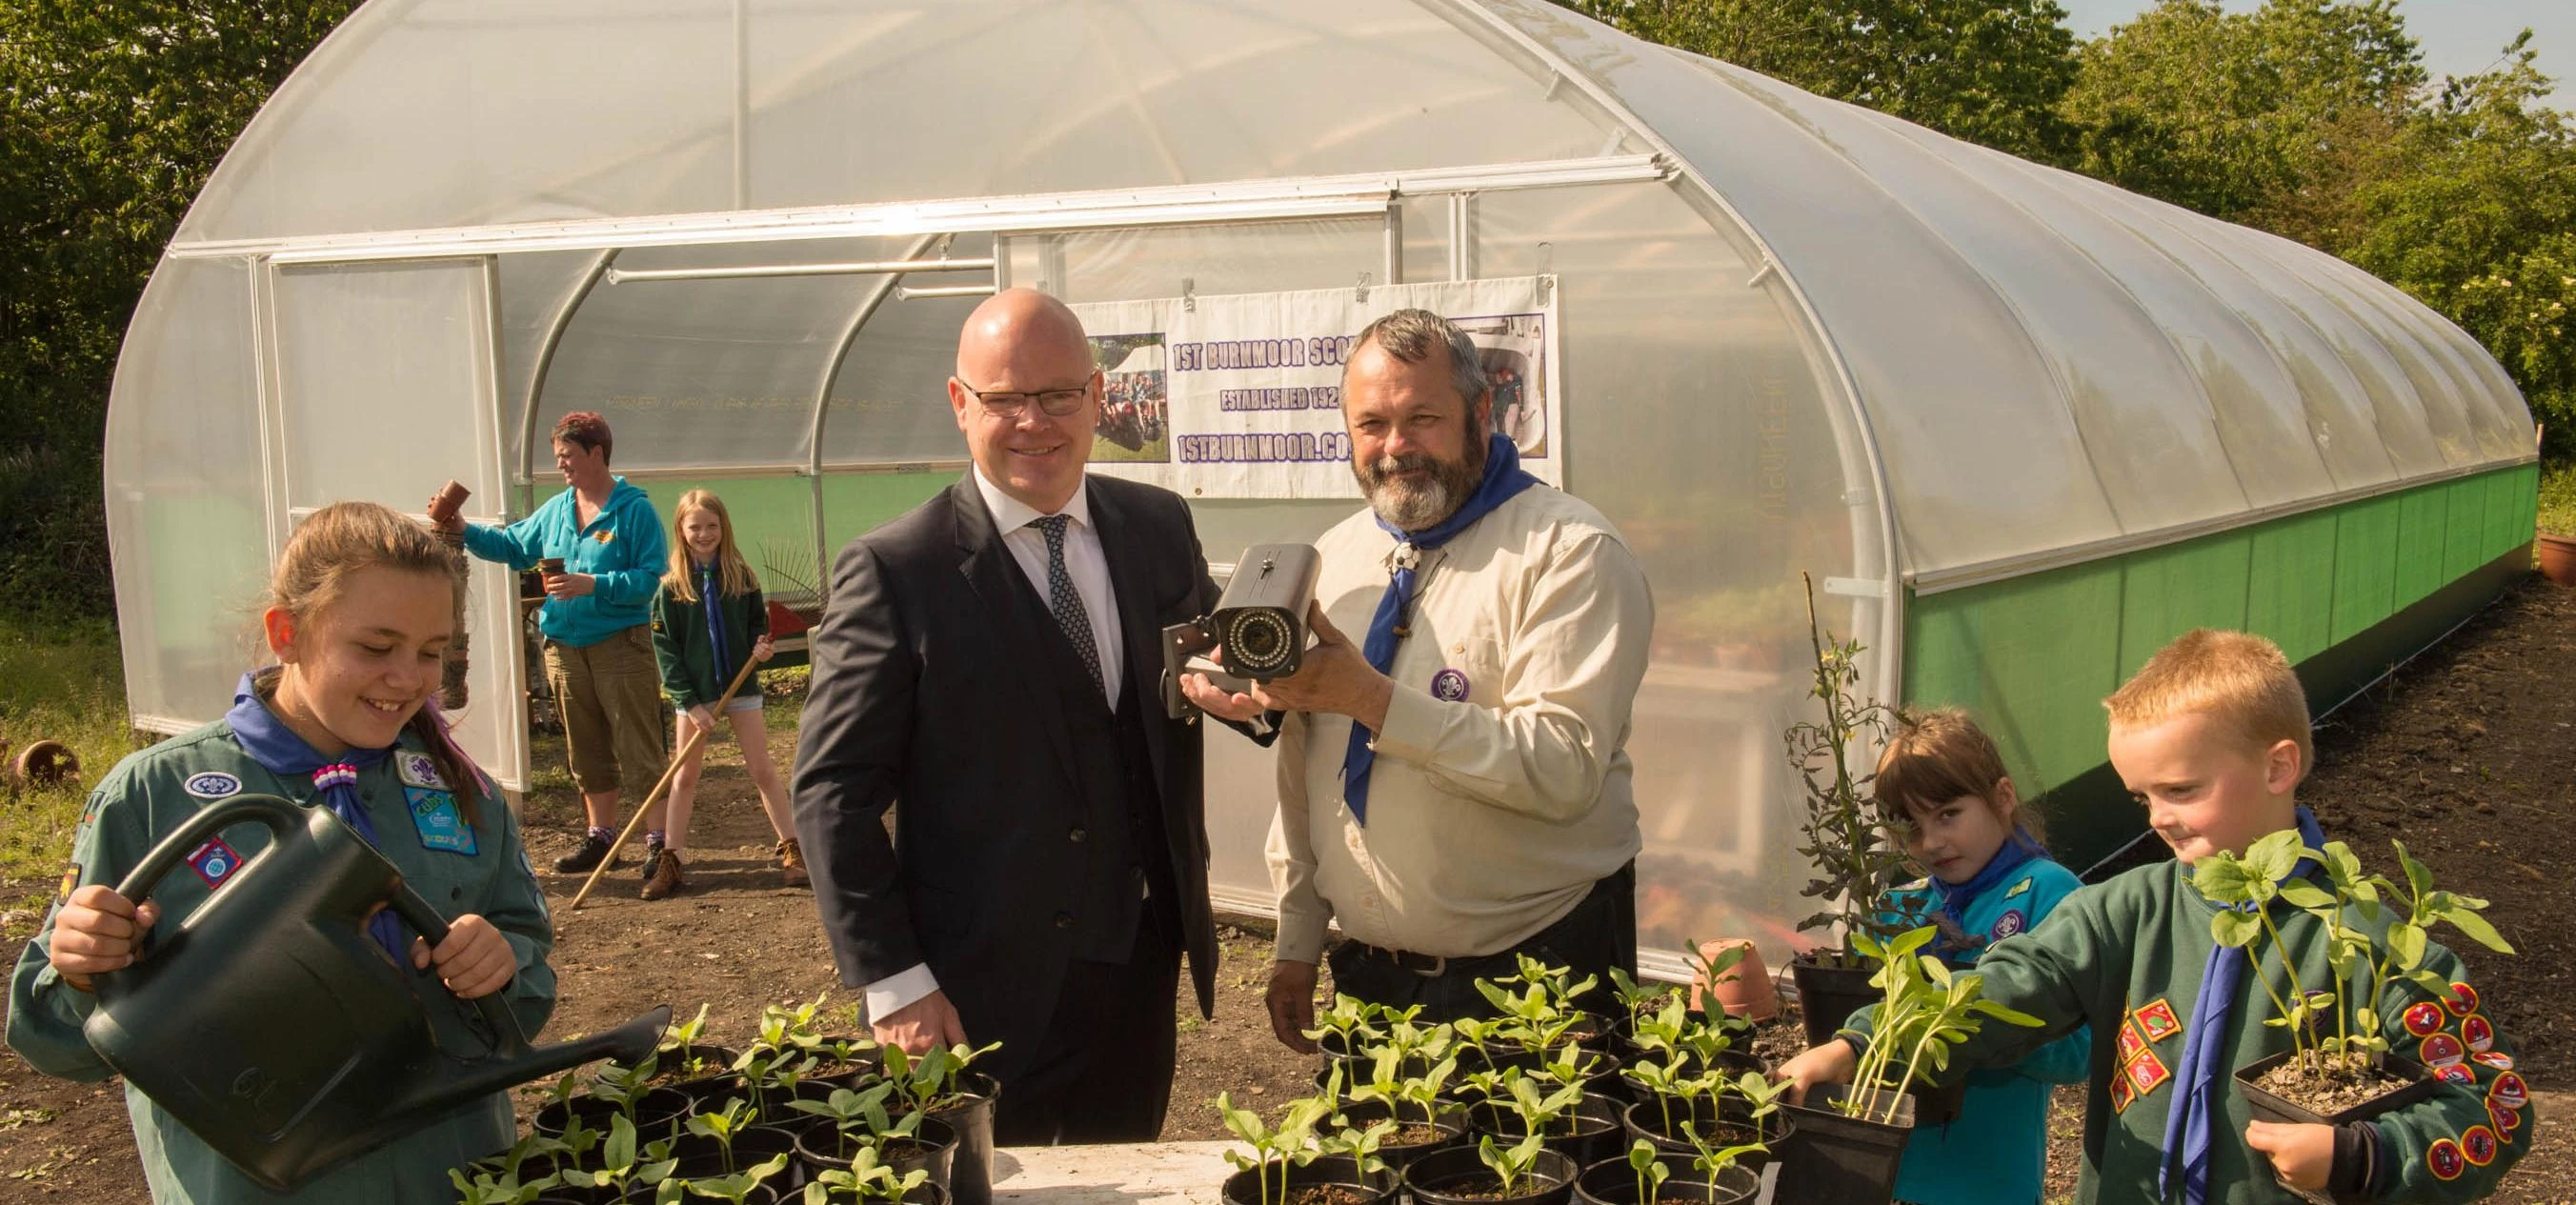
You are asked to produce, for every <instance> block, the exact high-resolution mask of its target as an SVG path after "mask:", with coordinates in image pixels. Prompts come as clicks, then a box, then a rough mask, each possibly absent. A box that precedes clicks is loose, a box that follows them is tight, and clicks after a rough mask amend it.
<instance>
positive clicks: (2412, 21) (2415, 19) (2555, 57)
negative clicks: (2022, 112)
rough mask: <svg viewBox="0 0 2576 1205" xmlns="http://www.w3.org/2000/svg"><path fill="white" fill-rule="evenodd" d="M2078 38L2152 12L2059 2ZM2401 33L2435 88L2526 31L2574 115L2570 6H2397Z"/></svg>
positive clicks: (2467, 1)
mask: <svg viewBox="0 0 2576 1205" xmlns="http://www.w3.org/2000/svg"><path fill="white" fill-rule="evenodd" d="M2223 2H2224V3H2225V5H2226V8H2227V11H2229V12H2251V11H2253V10H2254V9H2257V8H2260V7H2262V5H2261V0H2223ZM2058 3H2059V4H2062V5H2064V6H2065V7H2066V12H2067V22H2066V23H2067V25H2068V26H2070V27H2071V28H2073V29H2074V30H2075V36H2077V37H2079V38H2093V37H2099V36H2101V35H2102V34H2104V33H2106V32H2108V31H2109V30H2110V28H2111V27H2112V26H2114V25H2118V24H2120V23H2122V22H2125V21H2127V20H2129V19H2130V18H2131V17H2134V16H2136V15H2138V14H2139V13H2140V12H2143V11H2145V10H2146V9H2148V8H2150V7H2153V5H2152V2H2151V0H2058ZM2397 11H2398V12H2399V13H2401V14H2403V15H2404V16H2405V18H2406V32H2407V33H2408V34H2410V35H2412V36H2413V37H2414V38H2415V41H2416V43H2417V45H2418V46H2419V47H2421V48H2422V50H2423V52H2424V70H2425V72H2426V73H2427V74H2429V75H2431V76H2432V77H2433V79H2434V80H2435V81H2436V82H2438V81H2440V79H2441V78H2442V77H2443V76H2445V75H2467V74H2470V73H2472V72H2475V71H2479V70H2482V69H2484V68H2485V67H2487V66H2488V65H2490V64H2492V63H2494V62H2495V61H2496V57H2497V52H2499V51H2501V50H2503V49H2504V46H2505V43H2507V42H2510V41H2512V40H2513V38H2514V35H2515V34H2518V33H2520V32H2522V30H2523V28H2524V27H2525V26H2528V27H2530V29H2531V44H2532V45H2533V46H2534V47H2536V48H2538V49H2539V51H2540V58H2539V59H2538V65H2539V67H2540V69H2541V71H2543V72H2545V73H2547V74H2548V75H2549V76H2550V77H2551V78H2553V79H2555V80H2556V81H2557V85H2558V90H2557V91H2556V92H2555V93H2553V94H2552V95H2551V97H2550V99H2549V104H2550V105H2551V106H2552V107H2554V108H2559V109H2567V108H2576V79H2571V78H2569V77H2570V76H2576V0H2399V3H2398V5H2397Z"/></svg>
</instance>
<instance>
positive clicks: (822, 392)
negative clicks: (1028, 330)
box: [804, 234, 1002, 595]
mask: <svg viewBox="0 0 2576 1205" xmlns="http://www.w3.org/2000/svg"><path fill="white" fill-rule="evenodd" d="M956 237H957V236H955V235H953V234H925V235H923V236H921V238H919V239H918V240H916V241H914V243H913V244H912V248H911V249H910V250H908V251H905V252H904V254H903V257H904V258H905V259H907V260H918V259H920V258H921V257H922V255H923V254H924V253H926V252H928V251H929V250H930V248H931V247H932V246H933V245H938V246H939V248H940V249H941V250H943V251H945V250H946V249H947V244H948V243H949V242H950V241H952V240H954V239H955V238H956ZM1001 262H1002V256H1001V254H1000V253H999V250H998V249H996V252H995V254H994V255H993V256H991V257H990V259H989V260H988V261H987V263H988V265H989V266H992V267H993V268H994V270H995V271H996V272H999V271H1000V266H999V265H1000V264H1001ZM903 278H904V274H903V273H901V272H895V273H890V274H888V275H886V276H882V277H879V278H878V280H877V282H876V284H875V285H873V286H871V287H870V288H869V289H868V293H867V296H866V297H864V298H861V299H860V301H859V308H858V309H857V310H856V311H855V312H853V313H852V314H851V315H850V323H849V325H848V326H846V327H843V328H842V330H841V337H840V339H839V340H838V341H836V342H834V343H833V344H832V354H831V355H829V356H826V357H824V359H823V375H822V377H821V378H820V379H818V380H816V381H815V382H814V421H813V422H812V424H810V425H809V426H807V428H806V430H805V470H804V471H805V477H806V480H807V481H809V482H810V483H811V490H810V492H811V495H812V498H813V503H812V508H813V513H814V565H815V573H814V579H815V580H814V589H815V592H816V593H818V594H825V595H828V594H830V593H831V587H832V578H831V571H832V556H831V552H832V549H831V541H830V539H829V537H827V536H825V535H824V533H823V416H824V414H825V413H826V412H828V411H829V410H830V409H831V405H832V382H833V381H835V380H838V379H839V378H840V375H841V365H842V364H843V363H845V362H847V361H848V360H849V358H850V348H851V347H852V346H854V345H856V344H857V343H858V341H859V332H860V331H861V330H862V329H865V328H866V326H867V325H868V320H869V319H871V318H874V317H876V316H877V310H878V308H879V307H882V306H883V305H885V301H886V298H888V297H890V296H892V295H893V294H894V291H895V290H896V289H898V288H900V287H902V285H903Z"/></svg>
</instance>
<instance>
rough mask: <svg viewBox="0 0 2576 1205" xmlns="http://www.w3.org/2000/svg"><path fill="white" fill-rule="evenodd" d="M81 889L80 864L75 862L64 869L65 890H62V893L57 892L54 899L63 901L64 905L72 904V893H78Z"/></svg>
mask: <svg viewBox="0 0 2576 1205" xmlns="http://www.w3.org/2000/svg"><path fill="white" fill-rule="evenodd" d="M79 889H80V863H78V862H74V863H72V864H71V865H69V866H66V867H64V868H63V889H62V890H61V891H60V892H57V893H56V894H55V897H54V898H56V899H59V900H61V901H62V902H64V903H66V904H68V903H70V902H71V899H72V892H74V891H77V890H79Z"/></svg>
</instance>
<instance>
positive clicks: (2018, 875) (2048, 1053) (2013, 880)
mask: <svg viewBox="0 0 2576 1205" xmlns="http://www.w3.org/2000/svg"><path fill="white" fill-rule="evenodd" d="M2083 885H2084V883H2083V880H2081V879H2078V878H2076V877H2075V872H2074V871H2071V870H2068V869H2067V868H2065V867H2063V866H2060V865H2058V864H2057V863H2055V862H2052V861H2050V860H2048V859H2046V858H2032V859H2031V860H2030V861H2028V862H2024V863H2022V864H2021V866H2020V867H2019V868H2018V869H2016V870H2014V871H2013V872H2012V873H2010V874H2008V875H2006V876H2005V877H2004V879H2003V881H2002V882H1999V883H1997V884H1995V885H1994V886H1993V887H1992V888H1990V889H1988V890H1987V891H1986V892H1985V893H1984V894H1983V895H1980V896H1978V897H1976V898H1975V899H1972V900H1970V901H1968V904H1967V907H1965V908H1963V909H1961V910H1960V918H1961V920H1962V921H1964V922H1965V925H1964V927H1965V929H1966V933H1965V934H1963V936H1966V937H1968V938H1970V939H1971V944H1970V946H1969V947H1968V948H1967V949H1966V950H1963V951H1961V953H1960V955H1959V956H1958V957H1956V958H1954V959H1953V960H1952V961H1953V963H1954V964H1955V965H1966V964H1968V963H1971V962H1974V961H1975V960H1976V957H1977V956H1978V955H1979V954H1981V953H1983V952H1984V950H1985V947H1986V946H1987V945H1988V944H1989V943H1990V942H1992V941H1996V940H2000V939H2002V938H2006V937H2010V936H2012V935H2013V934H2016V933H2023V932H2027V931H2029V930H2031V929H2033V928H2036V927H2038V925H2039V923H2040V921H2041V920H2042V919H2044V918H2046V917H2047V916H2048V914H2049V913H2050V912H2052V911H2054V910H2056V908H2057V905H2058V902H2059V901H2061V900H2063V899H2065V898H2066V897H2067V896H2070V895H2073V894H2074V893H2075V890H2076V889H2077V888H2079V887H2082V886H2083ZM1894 894H1895V896H1896V897H1897V898H1896V899H1895V900H1894V901H1893V902H1894V903H1895V904H1896V913H1895V914H1892V915H1888V916H1886V917H1885V918H1884V919H1886V920H1888V921H1890V922H1900V921H1901V919H1902V918H1904V917H1920V916H1932V915H1937V914H1938V911H1939V906H1940V900H1939V899H1938V898H1937V897H1936V895H1935V893H1934V891H1933V889H1932V888H1931V887H1930V886H1928V885H1917V886H1915V887H1912V888H1901V889H1899V890H1898V891H1897V892H1896V893H1894ZM2092 1055H2093V1039H2092V1035H2090V1034H2089V1033H2087V1032H2085V1031H2083V1030H2080V1029H2079V1030H2077V1031H2075V1032H2074V1033H2071V1034H2068V1035H2066V1036H2065V1037H2063V1038H2060V1039H2058V1040H2056V1041H2054V1042H2051V1043H2049V1044H2048V1045H2046V1046H2043V1047H2041V1048H2040V1049H2039V1050H2038V1051H2037V1052H2036V1053H2033V1054H2032V1055H2030V1056H2029V1057H2027V1058H2025V1059H2023V1060H2022V1061H2020V1062H2018V1063H2015V1064H2013V1065H2012V1066H2010V1067H2003V1068H1988V1069H1985V1070H1980V1071H1977V1072H1974V1073H1971V1074H1970V1075H1969V1076H1968V1092H1967V1098H1966V1100H1965V1101H1964V1102H1963V1103H1962V1104H1961V1106H1960V1109H1959V1116H1958V1118H1957V1119H1956V1120H1954V1121H1952V1122H1950V1123H1949V1124H1947V1125H1941V1126H1926V1127H1923V1128H1921V1129H1919V1130H1917V1131H1916V1132H1915V1134H1914V1136H1913V1137H1912V1138H1910V1139H1908V1140H1907V1142H1906V1144H1905V1162H1904V1163H1903V1164H1902V1165H1901V1166H1899V1167H1898V1169H1897V1173H1896V1197H1897V1199H1898V1200H1900V1201H1912V1202H1916V1203H1917V1205H2038V1201H2039V1199H2040V1188H2041V1185H2042V1182H2043V1181H2044V1180H2045V1179H2046V1178H2047V1174H2048V1095H2049V1092H2050V1091H2051V1089H2052V1087H2053V1086H2054V1085H2057V1084H2080V1083H2083V1082H2084V1075H2085V1072H2086V1070H2087V1069H2088V1068H2090V1066H2091V1065H2092Z"/></svg>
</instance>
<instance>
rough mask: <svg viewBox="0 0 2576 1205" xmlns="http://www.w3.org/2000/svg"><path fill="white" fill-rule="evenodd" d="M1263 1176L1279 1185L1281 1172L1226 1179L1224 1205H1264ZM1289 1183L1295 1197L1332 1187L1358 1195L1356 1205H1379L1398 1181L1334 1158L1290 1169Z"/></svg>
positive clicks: (1253, 1171)
mask: <svg viewBox="0 0 2576 1205" xmlns="http://www.w3.org/2000/svg"><path fill="white" fill-rule="evenodd" d="M1263 1174H1267V1175H1269V1176H1270V1177H1271V1182H1272V1183H1274V1184H1275V1183H1278V1178H1279V1169H1278V1166H1277V1165H1276V1164H1265V1165H1263V1166H1261V1167H1257V1168H1252V1167H1248V1168H1245V1169H1243V1170H1242V1171H1239V1172H1236V1173H1234V1174H1233V1175H1231V1176H1227V1177H1226V1178H1225V1184H1224V1185H1223V1186H1222V1188H1221V1189H1220V1192H1219V1195H1220V1196H1222V1197H1223V1198H1224V1200H1225V1205H1264V1203H1263V1201H1262V1193H1261V1181H1260V1179H1259V1177H1260V1176H1261V1175H1263ZM1287 1183H1288V1193H1289V1194H1290V1195H1292V1196H1293V1195H1295V1193H1296V1192H1297V1190H1298V1189H1301V1188H1316V1187H1322V1186H1327V1185H1329V1186H1331V1187H1335V1188H1342V1189H1347V1190H1349V1191H1351V1192H1354V1193H1357V1194H1359V1196H1360V1200H1359V1201H1357V1202H1354V1203H1353V1205H1377V1203H1378V1202H1381V1201H1385V1200H1387V1199H1388V1198H1390V1197H1393V1196H1394V1195H1395V1190H1396V1185H1397V1183H1398V1181H1397V1180H1396V1177H1395V1173H1394V1172H1391V1171H1374V1172H1363V1171H1361V1170H1360V1168H1359V1163H1358V1161H1357V1160H1354V1159H1352V1158H1351V1157H1349V1156H1347V1155H1334V1156H1330V1157H1327V1158H1323V1159H1317V1160H1315V1161H1314V1162H1312V1163H1309V1164H1307V1165H1305V1166H1304V1167H1291V1168H1289V1169H1288V1175H1287ZM1268 1205H1282V1203H1281V1202H1279V1201H1277V1200H1273V1201H1270V1202H1268Z"/></svg>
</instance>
